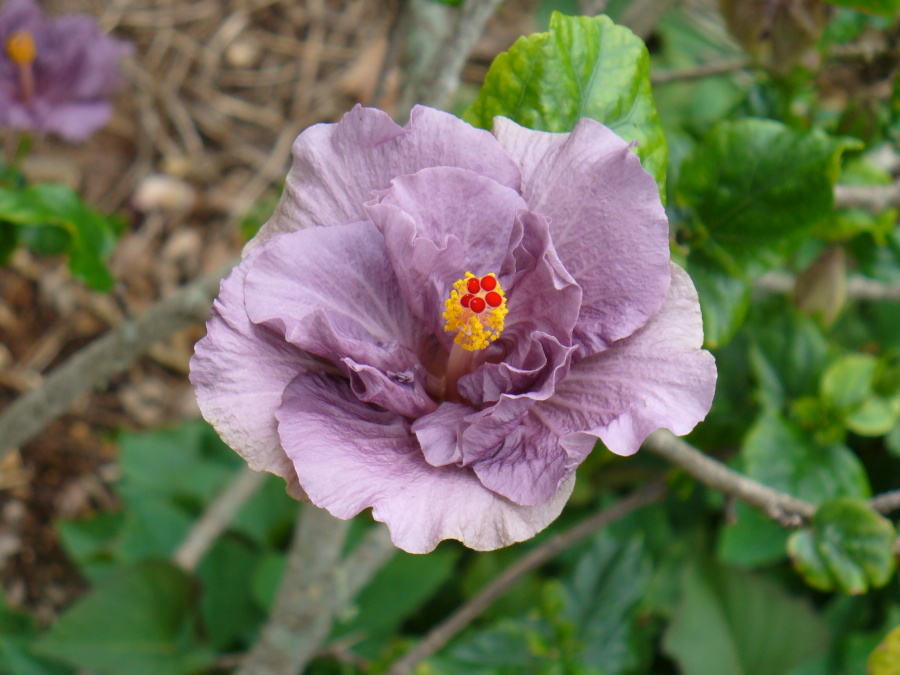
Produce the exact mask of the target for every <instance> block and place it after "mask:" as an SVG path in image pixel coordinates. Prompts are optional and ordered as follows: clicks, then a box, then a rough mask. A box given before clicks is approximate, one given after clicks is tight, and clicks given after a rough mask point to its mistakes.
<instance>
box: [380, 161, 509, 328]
mask: <svg viewBox="0 0 900 675" xmlns="http://www.w3.org/2000/svg"><path fill="white" fill-rule="evenodd" d="M525 206H526V205H525V202H524V201H523V200H522V197H521V196H519V193H518V192H516V191H515V190H513V189H511V188H508V187H505V186H504V185H501V184H500V183H498V182H496V181H495V180H492V179H490V178H485V177H484V176H480V175H479V174H477V173H475V172H473V171H469V170H468V169H458V168H452V167H438V168H428V169H422V170H421V171H419V172H418V173H415V174H412V175H407V176H401V177H399V178H396V179H395V180H393V181H392V182H391V187H390V189H388V190H384V191H382V192H379V193H376V197H375V199H373V200H372V201H370V202H368V203H367V205H366V210H367V211H368V213H369V216H370V217H371V218H372V221H373V222H374V223H375V225H376V226H377V227H378V229H379V230H381V232H382V234H383V235H384V239H385V242H386V243H387V252H388V256H389V257H390V259H391V262H392V263H393V266H394V271H395V272H396V274H397V278H398V279H399V281H400V288H401V289H402V291H403V296H404V297H405V298H406V300H407V302H408V303H409V305H410V307H411V308H412V309H413V311H414V312H415V313H416V314H417V315H418V316H419V317H420V318H421V319H422V320H423V321H424V322H425V323H426V324H427V325H428V326H429V328H430V329H431V331H432V332H433V333H434V334H435V335H438V336H439V337H440V336H444V337H445V340H444V342H445V343H446V344H447V345H449V344H450V343H452V336H446V334H445V333H444V319H443V318H441V314H442V313H443V312H444V302H445V301H446V299H447V298H448V297H449V295H450V289H451V288H452V286H453V283H454V282H455V281H457V280H458V279H461V278H462V276H463V275H464V274H465V273H466V272H467V271H468V272H472V273H473V274H475V275H476V276H481V275H484V274H487V273H489V272H493V273H494V274H499V272H500V268H501V266H502V264H503V262H504V260H505V259H506V257H507V256H508V254H509V250H510V243H511V236H512V233H513V229H514V226H515V223H516V214H517V213H518V212H519V211H520V210H522V209H524V208H525ZM502 281H503V280H502V279H501V283H502Z"/></svg>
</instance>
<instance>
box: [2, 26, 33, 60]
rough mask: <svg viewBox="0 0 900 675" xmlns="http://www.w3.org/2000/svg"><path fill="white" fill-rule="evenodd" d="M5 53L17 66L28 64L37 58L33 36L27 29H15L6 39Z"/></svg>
mask: <svg viewBox="0 0 900 675" xmlns="http://www.w3.org/2000/svg"><path fill="white" fill-rule="evenodd" d="M6 53H7V54H9V58H10V59H12V62H13V63H15V64H16V65H19V66H30V65H31V64H32V63H34V60H35V58H37V48H36V47H35V46H34V38H33V37H31V33H29V32H28V31H27V30H17V31H15V32H14V33H13V34H12V35H10V36H9V37H8V38H7V39H6Z"/></svg>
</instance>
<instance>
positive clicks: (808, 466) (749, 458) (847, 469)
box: [741, 412, 871, 504]
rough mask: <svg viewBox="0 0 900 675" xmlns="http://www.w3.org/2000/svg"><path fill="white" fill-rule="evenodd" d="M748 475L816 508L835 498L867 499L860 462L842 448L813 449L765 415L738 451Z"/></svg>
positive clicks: (790, 429) (866, 483)
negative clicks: (816, 505) (817, 505)
mask: <svg viewBox="0 0 900 675" xmlns="http://www.w3.org/2000/svg"><path fill="white" fill-rule="evenodd" d="M741 459H742V461H743V467H744V470H745V471H746V473H747V475H748V476H750V477H751V478H753V479H755V480H758V481H759V482H761V483H764V484H766V485H768V486H769V487H772V488H775V489H776V490H781V491H783V492H787V493H789V494H792V495H794V496H795V497H799V498H800V499H805V500H807V501H810V502H813V503H815V504H818V503H820V502H824V501H826V500H828V499H831V498H833V497H859V498H866V497H868V496H869V495H870V492H871V490H870V487H869V479H868V477H867V476H866V471H865V469H864V467H863V465H862V463H861V462H860V461H859V458H857V456H856V455H855V454H854V453H853V452H852V451H851V450H850V449H849V448H848V447H847V446H845V445H843V444H841V443H834V444H831V445H829V446H827V447H821V446H819V445H817V444H816V443H815V442H814V441H813V440H812V439H810V437H809V435H808V434H806V433H804V432H803V431H802V430H801V429H799V428H798V427H797V426H796V425H794V424H792V423H791V422H788V421H787V420H785V419H784V418H783V417H781V416H780V415H778V414H776V413H773V412H767V413H764V414H763V415H762V417H761V418H760V419H759V420H758V421H757V423H756V424H755V425H754V426H753V428H752V429H751V430H750V433H749V434H748V435H747V438H746V440H745V441H744V445H743V447H742V448H741Z"/></svg>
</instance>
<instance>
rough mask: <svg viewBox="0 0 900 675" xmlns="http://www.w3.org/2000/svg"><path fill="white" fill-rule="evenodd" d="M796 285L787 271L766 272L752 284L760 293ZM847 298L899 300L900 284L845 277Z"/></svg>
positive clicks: (795, 278)
mask: <svg viewBox="0 0 900 675" xmlns="http://www.w3.org/2000/svg"><path fill="white" fill-rule="evenodd" d="M796 285H797V277H795V276H794V275H793V274H790V273H788V272H767V273H766V274H765V275H764V276H762V277H761V278H760V279H759V280H757V281H756V283H754V284H753V289H754V290H755V291H760V292H762V293H791V292H793V291H794V289H795V287H796ZM847 298H848V299H849V300H894V301H898V300H900V284H887V283H884V282H883V281H875V280H874V279H867V278H865V277H857V276H853V277H850V278H849V279H847Z"/></svg>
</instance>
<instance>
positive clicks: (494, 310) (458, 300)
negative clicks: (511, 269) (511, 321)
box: [443, 272, 509, 351]
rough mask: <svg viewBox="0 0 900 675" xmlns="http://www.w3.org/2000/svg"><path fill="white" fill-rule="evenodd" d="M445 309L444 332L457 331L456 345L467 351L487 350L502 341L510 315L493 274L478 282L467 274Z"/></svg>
mask: <svg viewBox="0 0 900 675" xmlns="http://www.w3.org/2000/svg"><path fill="white" fill-rule="evenodd" d="M445 305H446V307H447V310H446V311H445V312H444V314H443V316H444V319H446V320H447V323H446V324H444V330H446V331H448V332H450V331H456V337H455V338H454V340H453V341H454V342H455V343H456V344H458V345H459V346H460V347H462V348H463V349H467V350H468V351H477V350H479V349H484V348H485V347H487V346H488V345H489V344H491V343H492V342H493V341H494V340H496V339H497V338H498V337H500V333H502V332H503V323H504V320H505V319H506V314H507V313H508V312H509V310H508V309H507V307H506V294H505V293H504V292H503V289H502V288H500V282H499V281H497V277H496V275H494V274H487V275H485V276H483V277H481V278H478V277H476V276H475V275H474V274H472V273H471V272H466V276H465V277H463V278H462V279H460V280H459V281H457V282H456V283H455V284H453V290H452V291H450V297H449V298H448V299H447V300H446V302H445Z"/></svg>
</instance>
